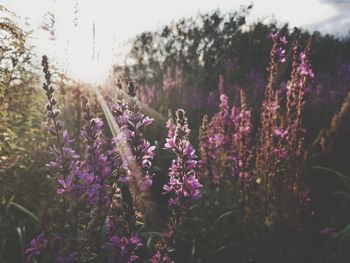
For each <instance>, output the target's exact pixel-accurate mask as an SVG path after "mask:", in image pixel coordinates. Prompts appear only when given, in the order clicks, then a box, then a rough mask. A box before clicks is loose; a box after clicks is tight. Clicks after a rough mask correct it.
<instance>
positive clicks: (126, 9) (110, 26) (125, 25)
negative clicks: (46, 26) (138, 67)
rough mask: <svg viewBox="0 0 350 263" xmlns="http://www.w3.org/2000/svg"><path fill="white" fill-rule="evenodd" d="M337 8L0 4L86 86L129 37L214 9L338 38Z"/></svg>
mask: <svg viewBox="0 0 350 263" xmlns="http://www.w3.org/2000/svg"><path fill="white" fill-rule="evenodd" d="M339 2H341V3H343V2H345V5H346V7H349V4H348V3H349V0H294V1H287V0H255V1H251V0H176V1H169V0H138V1H136V0H127V1H121V0H98V1H97V0H0V4H1V5H3V6H5V7H6V8H7V9H9V10H11V11H13V12H15V13H16V14H17V15H18V16H20V19H21V20H25V19H26V18H27V20H28V21H29V23H30V24H31V27H32V28H33V29H34V33H33V37H34V39H33V43H34V44H35V46H37V49H36V53H37V54H38V55H39V56H41V55H42V54H47V55H48V56H49V57H50V58H51V59H53V58H54V60H55V61H56V62H57V64H58V66H59V68H60V69H62V70H64V71H65V72H67V74H68V75H69V76H71V77H73V78H76V79H81V80H84V81H89V82H101V81H103V80H104V79H105V78H106V77H107V75H108V73H109V70H110V68H111V65H112V64H113V62H116V61H119V62H120V61H121V58H122V57H123V56H124V55H125V52H126V51H127V47H126V46H125V45H126V44H127V43H130V39H131V38H132V37H133V36H135V35H136V34H138V33H141V32H142V31H144V30H156V29H158V28H160V27H161V26H163V25H165V24H167V23H169V22H170V21H172V20H176V19H179V18H182V17H188V16H193V15H196V14H198V12H201V13H204V12H207V11H212V10H213V9H216V8H220V9H221V10H222V11H224V12H225V11H230V10H236V9H237V8H239V6H240V5H249V4H251V3H253V4H254V8H253V11H252V13H251V16H250V18H249V20H250V21H253V20H255V19H257V18H265V19H269V18H270V17H271V16H272V15H273V16H274V17H275V18H277V19H278V20H279V21H281V22H289V24H290V25H291V26H299V27H300V26H305V27H307V28H310V29H319V30H321V31H323V32H337V31H334V20H335V21H336V22H337V19H336V18H337V16H339V15H340V14H343V13H342V12H343V11H342V10H344V9H343V8H339V5H338V3H339ZM76 3H78V5H77V6H78V8H75V5H76ZM75 10H78V12H77V14H75ZM49 11H50V12H52V13H54V15H55V23H56V24H55V35H56V40H55V41H52V40H50V39H49V34H48V32H46V31H43V30H40V29H39V28H40V25H41V24H42V23H43V20H44V18H43V17H44V15H45V13H47V12H49ZM348 14H350V12H347V15H346V16H345V17H344V14H343V16H342V19H343V20H342V21H343V23H345V25H349V21H350V20H349V18H350V15H348ZM75 18H77V21H76V22H77V26H76V27H74V22H73V21H74V19H75ZM344 19H345V20H344ZM93 23H94V24H95V34H96V38H95V43H96V44H95V54H96V56H95V59H94V60H93V59H92V54H93V44H92V43H93V37H92V35H93V33H92V32H93ZM346 23H348V24H346Z"/></svg>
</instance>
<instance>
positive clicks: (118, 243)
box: [107, 233, 143, 263]
mask: <svg viewBox="0 0 350 263" xmlns="http://www.w3.org/2000/svg"><path fill="white" fill-rule="evenodd" d="M142 246H143V244H142V242H141V239H140V238H139V237H138V235H137V234H136V233H132V234H131V235H130V236H129V237H126V236H123V237H119V236H116V235H115V236H112V237H110V239H109V242H108V243H107V248H108V249H109V250H110V251H111V255H112V258H110V260H113V258H114V259H117V262H127V263H132V262H134V261H135V260H137V259H139V257H138V256H136V255H135V254H134V253H135V251H136V250H137V249H138V248H140V247H142ZM111 262H112V261H111ZM113 262H115V261H113Z"/></svg>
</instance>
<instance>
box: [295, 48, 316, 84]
mask: <svg viewBox="0 0 350 263" xmlns="http://www.w3.org/2000/svg"><path fill="white" fill-rule="evenodd" d="M299 57H300V64H299V67H298V71H299V73H300V74H301V75H302V76H306V77H310V78H314V77H315V74H314V72H313V70H312V68H311V65H310V63H309V61H308V56H307V54H306V53H305V52H301V53H300V56H299Z"/></svg>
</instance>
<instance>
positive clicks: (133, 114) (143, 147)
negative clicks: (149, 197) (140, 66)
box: [112, 82, 155, 191]
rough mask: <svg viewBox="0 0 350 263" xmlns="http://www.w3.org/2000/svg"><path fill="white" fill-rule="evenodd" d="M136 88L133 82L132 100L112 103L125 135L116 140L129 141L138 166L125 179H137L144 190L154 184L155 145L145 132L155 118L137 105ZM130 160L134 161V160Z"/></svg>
mask: <svg viewBox="0 0 350 263" xmlns="http://www.w3.org/2000/svg"><path fill="white" fill-rule="evenodd" d="M134 90H135V87H134V84H133V83H132V82H131V83H130V84H129V96H130V97H131V99H130V100H131V102H130V103H129V104H126V103H124V102H123V101H116V102H115V103H114V104H113V105H112V113H113V114H114V117H115V120H116V122H117V124H118V126H119V127H120V130H121V132H122V135H123V136H121V137H120V138H115V140H116V142H117V143H118V142H119V144H120V143H122V142H121V141H124V140H125V141H126V142H127V146H126V147H127V148H128V149H130V155H131V156H132V159H133V158H135V160H134V161H135V163H136V166H137V167H135V169H134V170H133V171H130V174H129V175H130V176H131V178H130V176H129V178H125V180H126V181H128V180H135V181H136V182H137V185H138V188H139V189H140V190H141V191H144V190H146V189H149V187H150V186H151V185H152V173H151V171H150V168H151V162H152V159H153V157H154V150H155V146H151V145H150V143H149V141H147V140H146V139H145V138H144V135H143V134H144V132H145V130H146V128H147V127H148V126H149V125H150V124H151V123H152V122H153V119H151V118H149V117H148V116H146V115H144V114H143V113H142V112H141V111H140V109H139V107H138V106H137V105H136V101H135V100H133V97H134V96H135V95H136V93H135V92H134ZM131 156H127V158H129V159H130V157H131ZM129 162H133V160H131V161H129ZM129 168H130V167H129Z"/></svg>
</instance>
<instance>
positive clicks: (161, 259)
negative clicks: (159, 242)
mask: <svg viewBox="0 0 350 263" xmlns="http://www.w3.org/2000/svg"><path fill="white" fill-rule="evenodd" d="M150 262H151V263H174V261H173V260H171V258H169V257H168V256H167V255H166V254H165V255H162V254H161V252H160V251H159V250H157V252H156V253H155V254H154V255H153V256H152V258H151V259H150Z"/></svg>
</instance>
